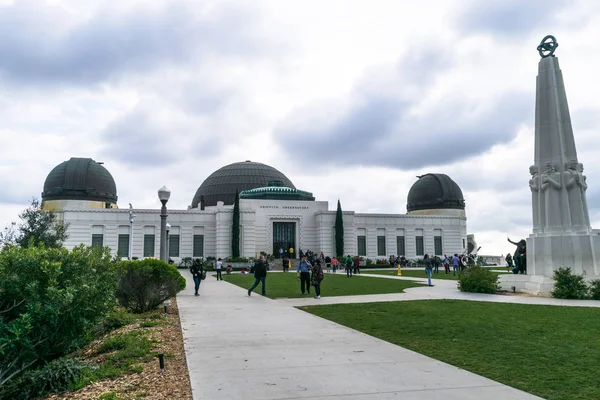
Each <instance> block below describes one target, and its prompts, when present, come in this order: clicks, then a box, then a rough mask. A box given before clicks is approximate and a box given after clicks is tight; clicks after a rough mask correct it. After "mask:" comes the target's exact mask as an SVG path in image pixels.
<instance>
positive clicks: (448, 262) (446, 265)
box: [443, 254, 450, 274]
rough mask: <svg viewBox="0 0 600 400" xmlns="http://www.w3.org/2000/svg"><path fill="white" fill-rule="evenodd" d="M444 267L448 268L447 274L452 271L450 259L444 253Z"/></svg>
mask: <svg viewBox="0 0 600 400" xmlns="http://www.w3.org/2000/svg"><path fill="white" fill-rule="evenodd" d="M443 263H444V269H445V270H446V274H449V273H450V260H449V259H448V256H447V255H445V254H444V260H443Z"/></svg>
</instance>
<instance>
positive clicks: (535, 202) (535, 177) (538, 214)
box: [529, 165, 545, 229]
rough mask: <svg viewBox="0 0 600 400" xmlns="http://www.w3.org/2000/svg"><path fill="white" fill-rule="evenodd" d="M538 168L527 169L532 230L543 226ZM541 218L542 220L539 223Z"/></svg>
mask: <svg viewBox="0 0 600 400" xmlns="http://www.w3.org/2000/svg"><path fill="white" fill-rule="evenodd" d="M539 172H540V170H539V168H538V167H537V165H532V166H530V167H529V173H530V174H531V179H530V180H529V188H530V189H531V202H532V210H533V228H534V229H538V228H539V227H540V225H543V224H544V220H545V215H544V207H542V209H541V210H540V209H539V208H540V193H539V192H540V186H541V185H540V175H539ZM541 218H544V220H542V221H540V219H541Z"/></svg>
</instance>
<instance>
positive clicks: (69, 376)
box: [0, 357, 98, 400]
mask: <svg viewBox="0 0 600 400" xmlns="http://www.w3.org/2000/svg"><path fill="white" fill-rule="evenodd" d="M97 368H98V367H96V366H93V365H91V364H88V363H86V362H84V361H81V360H79V359H76V358H69V357H63V358H59V359H56V360H54V361H52V362H50V363H48V364H46V365H44V366H43V367H41V368H39V369H37V370H34V371H28V372H26V373H24V374H23V375H21V376H20V377H19V378H18V379H15V380H14V381H12V382H11V383H10V384H9V385H8V386H5V387H4V388H3V390H2V391H0V397H1V398H10V399H12V400H29V399H32V398H35V397H38V396H45V395H48V394H50V393H57V392H61V391H64V390H67V389H70V388H71V387H72V386H73V385H74V384H75V383H76V382H77V381H78V380H79V379H81V377H83V376H84V375H85V374H86V372H88V371H93V370H96V369H97Z"/></svg>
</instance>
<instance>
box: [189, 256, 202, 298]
mask: <svg viewBox="0 0 600 400" xmlns="http://www.w3.org/2000/svg"><path fill="white" fill-rule="evenodd" d="M190 272H191V273H192V278H194V296H200V294H199V293H198V290H200V282H202V276H203V274H204V268H202V264H201V263H200V261H198V260H194V262H193V264H192V266H191V267H190Z"/></svg>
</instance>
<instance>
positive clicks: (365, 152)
mask: <svg viewBox="0 0 600 400" xmlns="http://www.w3.org/2000/svg"><path fill="white" fill-rule="evenodd" d="M398 90H399V91H401V90H402V88H401V87H399V88H398ZM352 97H353V98H358V99H359V100H357V101H356V105H355V106H353V107H351V108H350V109H349V110H348V111H346V112H345V113H344V114H342V115H341V116H340V117H337V118H335V117H331V118H329V119H328V120H327V121H326V124H321V123H320V122H322V120H323V118H320V119H321V121H319V123H313V119H315V120H316V119H319V118H314V115H315V114H319V113H327V112H330V110H327V109H326V110H315V109H312V110H301V111H299V112H297V113H296V114H295V115H293V116H291V117H290V118H289V119H288V121H285V122H284V124H283V125H282V126H281V127H280V128H279V129H278V130H277V131H276V139H277V140H278V141H279V142H280V145H281V146H282V148H284V149H285V150H286V151H289V152H290V154H294V152H295V151H297V149H300V148H306V146H307V145H310V147H309V149H310V151H311V153H312V155H313V156H317V157H318V159H319V160H322V162H325V163H330V164H341V165H343V164H346V163H348V162H349V160H352V162H353V163H360V164H363V165H379V166H388V167H393V168H398V169H415V168H421V167H429V166H442V165H448V164H451V163H452V162H454V161H458V160H461V159H464V158H468V157H469V156H471V155H475V154H477V155H478V154H481V153H482V152H484V151H486V150H488V149H489V148H490V147H491V146H493V145H495V144H498V143H502V142H505V141H508V140H510V139H512V138H513V137H514V136H515V135H516V133H517V127H518V126H519V125H520V124H522V123H523V122H526V121H530V120H531V107H530V103H531V101H530V100H531V99H530V98H529V97H530V96H529V95H527V94H524V93H518V92H511V93H505V94H504V95H503V96H502V97H499V98H496V99H493V100H490V102H489V104H487V105H486V107H484V108H483V109H478V107H477V106H474V105H473V104H469V103H468V102H466V101H465V100H464V99H461V98H453V99H446V101H445V102H444V103H442V104H440V105H439V106H438V107H437V108H435V109H434V110H431V111H429V112H428V113H427V114H425V115H418V116H415V115H414V114H412V113H411V112H410V111H411V109H412V107H413V106H414V105H416V104H417V101H414V102H410V101H407V100H399V99H396V98H392V97H380V96H378V95H377V94H369V93H366V94H363V93H354V94H353V95H352ZM334 108H335V107H334ZM321 115H322V114H321ZM335 154H338V155H340V157H332V155H335Z"/></svg>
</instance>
